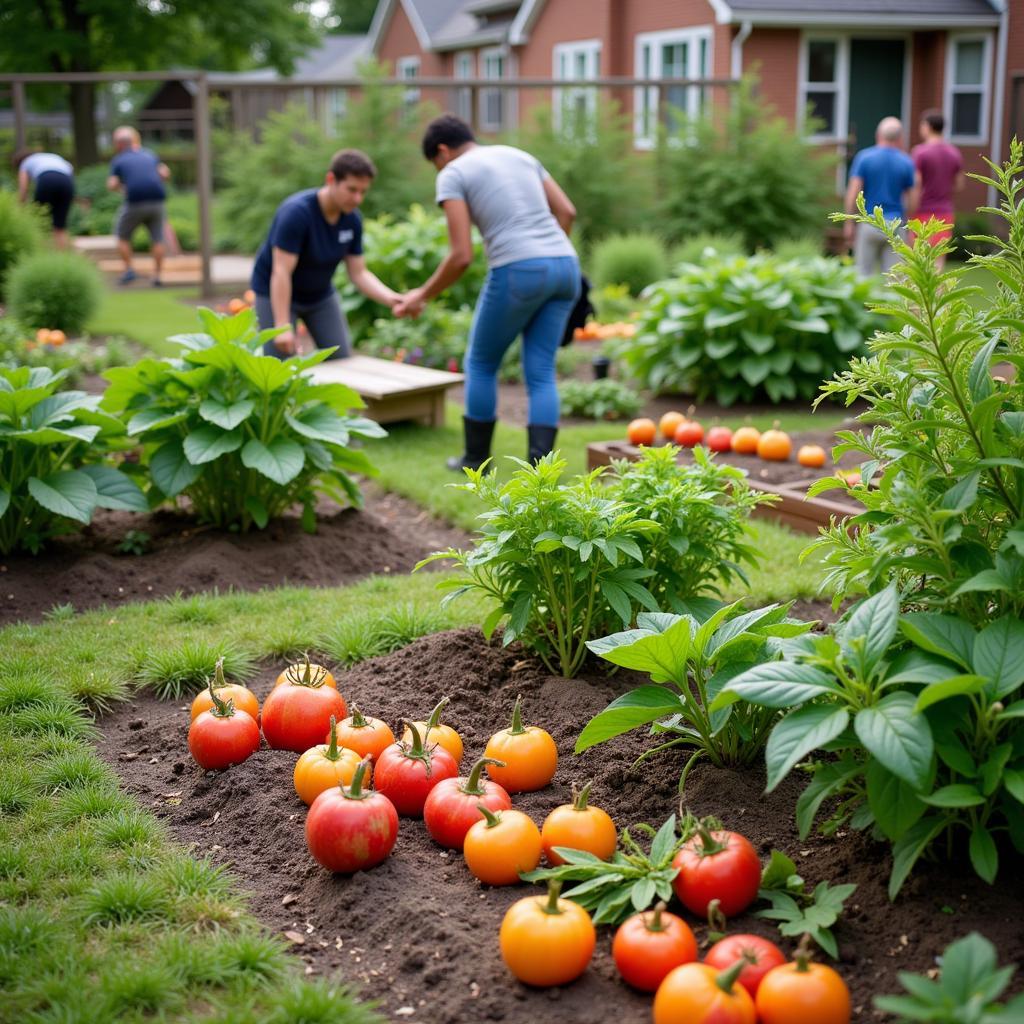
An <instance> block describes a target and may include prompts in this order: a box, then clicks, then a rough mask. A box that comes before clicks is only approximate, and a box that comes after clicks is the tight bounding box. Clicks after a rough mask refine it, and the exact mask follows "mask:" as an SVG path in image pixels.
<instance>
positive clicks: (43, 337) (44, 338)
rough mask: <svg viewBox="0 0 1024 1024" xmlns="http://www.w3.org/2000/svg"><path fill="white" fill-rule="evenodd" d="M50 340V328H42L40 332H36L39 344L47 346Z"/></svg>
mask: <svg viewBox="0 0 1024 1024" xmlns="http://www.w3.org/2000/svg"><path fill="white" fill-rule="evenodd" d="M49 340H50V329H49V327H40V328H39V330H38V331H36V341H37V342H39V344H40V345H46V344H47V343H48V342H49Z"/></svg>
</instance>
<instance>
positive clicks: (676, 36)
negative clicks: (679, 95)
mask: <svg viewBox="0 0 1024 1024" xmlns="http://www.w3.org/2000/svg"><path fill="white" fill-rule="evenodd" d="M702 40H703V41H704V43H705V44H706V53H707V70H706V71H705V76H709V75H710V74H711V73H712V69H713V68H714V66H715V54H714V31H713V27H712V26H711V25H695V26H693V27H692V28H680V29H668V30H666V31H663V32H639V33H637V35H636V38H635V39H634V48H633V74H634V77H635V78H645V77H650V78H661V77H662V66H661V56H662V48H663V47H665V46H676V45H680V44H682V43H686V44H688V45H689V51H688V58H687V59H688V62H689V61H690V60H696V61H699V60H700V57H699V54H700V44H701V41H702ZM644 47H649V48H650V54H651V64H650V69H649V71H648V72H647V73H645V71H644V66H643V53H644ZM691 54H692V55H693V56H689V55H691ZM685 77H686V78H700V77H702V76H701V74H700V73H697V74H691V73H690V72H689V70H687V71H686V72H685ZM658 93H659V87H658V86H656V85H650V86H637V87H636V88H635V89H634V90H633V144H634V145H635V147H636V148H637V149H653V148H654V146H655V144H656V142H657V119H658V111H659V109H660V103H659V99H660V97H659V95H658ZM701 93H702V90H701V89H697V88H694V89H691V90H690V92H689V94H688V96H687V100H686V111H687V113H688V114H689V115H690V116H697V115H698V114H699V113H700V111H701V106H702V96H701ZM651 111H653V112H654V116H653V123H649V124H645V121H646V120H648V119H649V116H650V112H651Z"/></svg>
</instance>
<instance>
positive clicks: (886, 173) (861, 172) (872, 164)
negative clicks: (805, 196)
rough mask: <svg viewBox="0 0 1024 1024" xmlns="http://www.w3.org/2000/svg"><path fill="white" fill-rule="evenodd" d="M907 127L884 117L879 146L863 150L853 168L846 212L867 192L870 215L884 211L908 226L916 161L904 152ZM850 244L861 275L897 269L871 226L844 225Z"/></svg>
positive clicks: (893, 257) (893, 256)
mask: <svg viewBox="0 0 1024 1024" xmlns="http://www.w3.org/2000/svg"><path fill="white" fill-rule="evenodd" d="M902 142H903V125H902V124H901V123H900V120H899V118H897V117H883V118H882V120H881V121H879V122H878V128H877V129H876V131H875V145H873V146H869V147H868V148H867V149H862V150H861V151H860V152H859V153H858V154H857V155H856V156H855V157H854V158H853V163H852V164H851V165H850V183H849V186H848V187H847V189H846V212H847V213H854V212H855V211H856V209H857V196H858V195H860V193H861V192H863V193H864V205H865V207H867V211H868V213H872V212H873V211H874V209H875V207H876V206H880V207H881V208H882V213H883V214H884V216H885V219H886V220H887V221H891V220H900V221H902V222H903V223H906V221H907V218H908V217H909V216H910V215H911V214H912V213H913V212H914V207H915V204H916V199H915V189H914V182H915V171H914V161H913V160H911V158H910V156H909V155H908V154H907V153H904V152H903V149H902V148H901V147H902ZM843 231H844V237H845V239H846V243H847V245H849V244H851V243H852V244H853V261H854V263H855V264H856V266H857V270H858V272H859V273H860V274H861V275H862V276H864V277H869V276H871V275H872V274H877V273H878V272H879V269H880V270H881V272H882V273H888V272H889V271H890V270H892V268H893V267H894V266H895V264H896V261H897V257H896V254H895V253H894V252H893V251H892V249H890V248H889V242H888V240H887V239H886V237H885V235H884V234H883V233H882V232H881V231H879V230H878V228H876V227H874V226H872V225H871V224H855V223H854V222H853V221H852V220H848V221H844V223H843Z"/></svg>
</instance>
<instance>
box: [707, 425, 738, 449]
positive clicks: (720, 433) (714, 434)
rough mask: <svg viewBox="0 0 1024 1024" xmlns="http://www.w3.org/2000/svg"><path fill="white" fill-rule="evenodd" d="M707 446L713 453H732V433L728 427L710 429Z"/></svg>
mask: <svg viewBox="0 0 1024 1024" xmlns="http://www.w3.org/2000/svg"><path fill="white" fill-rule="evenodd" d="M707 446H708V448H710V449H711V450H712V451H713V452H729V451H732V431H731V430H730V429H729V428H728V427H712V428H711V429H710V430H709V431H708V440H707Z"/></svg>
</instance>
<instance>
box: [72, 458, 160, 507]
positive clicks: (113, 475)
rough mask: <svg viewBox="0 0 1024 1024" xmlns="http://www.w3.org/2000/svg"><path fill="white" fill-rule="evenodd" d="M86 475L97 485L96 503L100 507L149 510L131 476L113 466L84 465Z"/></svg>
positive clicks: (143, 496) (144, 497) (144, 498)
mask: <svg viewBox="0 0 1024 1024" xmlns="http://www.w3.org/2000/svg"><path fill="white" fill-rule="evenodd" d="M81 471H82V472H83V473H85V475H86V476H88V477H89V479H90V480H92V482H93V483H94V484H95V485H96V504H97V505H98V506H99V507H100V508H111V509H117V510H120V511H122V512H148V511H149V503H148V502H147V501H146V496H145V495H144V494H143V493H142V491H141V490H139V487H138V485H137V484H136V483H135V481H134V480H132V478H131V477H129V476H126V475H125V474H124V473H122V472H121V471H120V470H117V469H114V467H113V466H83V467H82V470H81Z"/></svg>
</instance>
